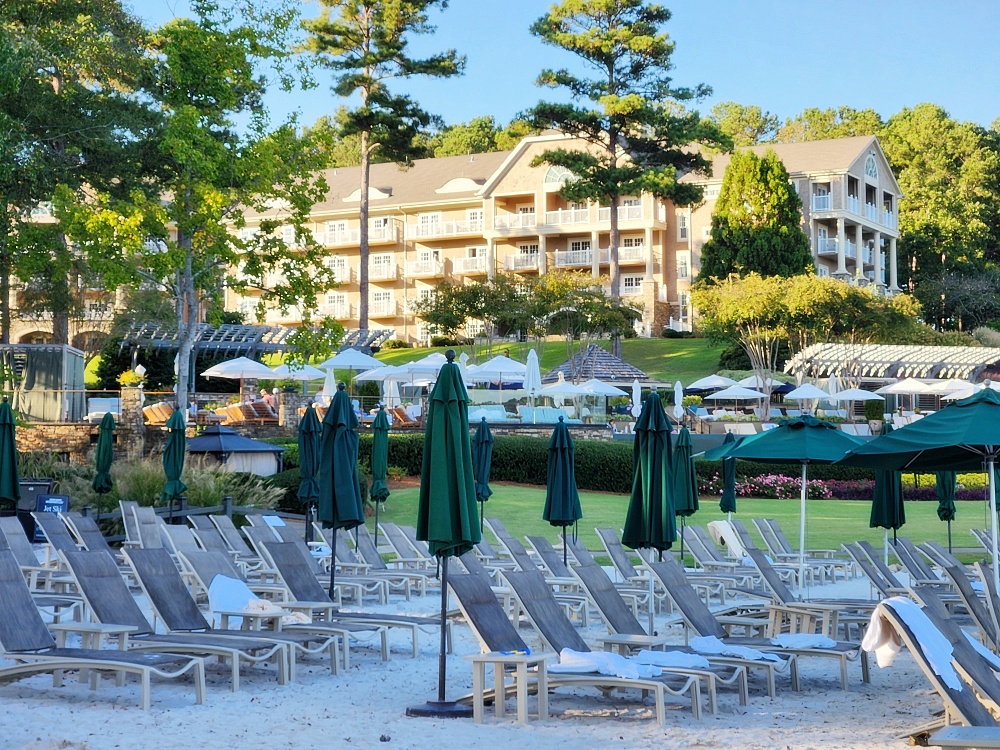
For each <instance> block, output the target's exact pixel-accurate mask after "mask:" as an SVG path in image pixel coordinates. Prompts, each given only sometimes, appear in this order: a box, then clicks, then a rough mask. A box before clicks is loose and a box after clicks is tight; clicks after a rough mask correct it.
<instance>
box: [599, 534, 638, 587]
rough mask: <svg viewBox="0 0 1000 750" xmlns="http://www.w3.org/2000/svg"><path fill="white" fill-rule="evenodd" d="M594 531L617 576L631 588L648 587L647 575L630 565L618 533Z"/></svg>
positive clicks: (630, 561)
mask: <svg viewBox="0 0 1000 750" xmlns="http://www.w3.org/2000/svg"><path fill="white" fill-rule="evenodd" d="M594 531H596V532H597V538H598V540H599V541H600V542H601V546H602V547H604V551H605V552H607V553H608V557H610V558H611V564H612V565H614V566H615V570H616V571H618V575H620V576H621V577H622V579H623V580H625V581H627V582H628V583H630V584H632V585H633V586H649V582H650V578H649V575H648V574H647V573H646V572H645V571H642V570H639V569H638V568H636V567H635V565H633V564H632V560H631V558H630V557H629V554H628V552H626V551H625V547H624V546H623V545H622V542H621V539H620V538H619V537H618V532H616V531H615V530H614V529H610V528H601V529H594Z"/></svg>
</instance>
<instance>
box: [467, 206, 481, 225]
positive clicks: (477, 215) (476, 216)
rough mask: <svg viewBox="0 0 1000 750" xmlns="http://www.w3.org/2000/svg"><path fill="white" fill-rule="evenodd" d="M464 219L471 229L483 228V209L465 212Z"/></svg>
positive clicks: (471, 209)
mask: <svg viewBox="0 0 1000 750" xmlns="http://www.w3.org/2000/svg"><path fill="white" fill-rule="evenodd" d="M465 219H466V221H468V222H469V225H470V226H471V227H473V228H477V227H478V228H480V229H481V228H482V226H483V209H481V208H470V209H469V210H468V211H466V212H465Z"/></svg>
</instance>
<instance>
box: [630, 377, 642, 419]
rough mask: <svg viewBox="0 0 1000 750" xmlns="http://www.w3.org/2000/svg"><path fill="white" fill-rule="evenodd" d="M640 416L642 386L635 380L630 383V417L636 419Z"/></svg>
mask: <svg viewBox="0 0 1000 750" xmlns="http://www.w3.org/2000/svg"><path fill="white" fill-rule="evenodd" d="M640 414H642V386H640V385H639V379H638V378H636V379H635V380H633V381H632V416H633V417H635V418H636V419H638V418H639V415H640Z"/></svg>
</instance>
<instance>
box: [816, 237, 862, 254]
mask: <svg viewBox="0 0 1000 750" xmlns="http://www.w3.org/2000/svg"><path fill="white" fill-rule="evenodd" d="M839 245H840V243H839V242H838V241H837V238H836V237H820V238H819V239H818V240H816V254H817V255H825V256H829V255H837V253H838V252H839ZM844 257H845V258H857V257H858V246H857V244H856V243H854V242H851V241H850V240H845V242H844Z"/></svg>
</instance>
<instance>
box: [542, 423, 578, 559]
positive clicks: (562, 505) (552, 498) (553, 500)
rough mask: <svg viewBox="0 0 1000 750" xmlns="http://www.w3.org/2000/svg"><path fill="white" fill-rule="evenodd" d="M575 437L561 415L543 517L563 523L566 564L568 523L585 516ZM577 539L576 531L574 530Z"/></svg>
mask: <svg viewBox="0 0 1000 750" xmlns="http://www.w3.org/2000/svg"><path fill="white" fill-rule="evenodd" d="M573 450H574V449H573V438H572V436H571V435H570V434H569V427H567V426H566V423H565V422H564V421H563V418H562V417H559V422H558V423H557V424H556V427H555V429H554V430H552V438H551V439H550V440H549V481H548V483H547V484H546V486H545V508H544V509H543V510H542V520H544V521H548V522H549V523H550V524H551V525H552V526H561V527H562V535H563V564H564V565H565V564H566V553H567V550H568V545H567V544H566V527H568V526H572V525H573V524H575V523H576V522H577V521H579V520H580V519H581V518H583V509H582V508H580V494H579V492H577V489H576V473H575V470H574V466H573V464H574V459H573ZM573 538H574V539H576V532H573Z"/></svg>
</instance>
